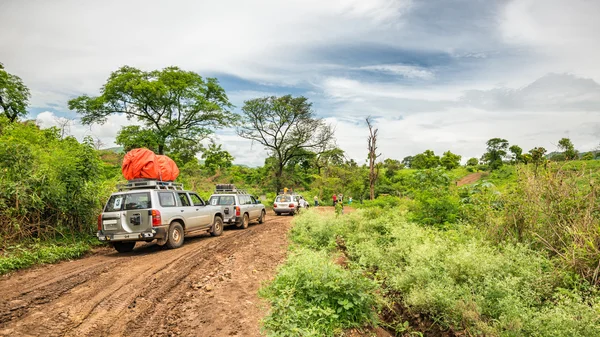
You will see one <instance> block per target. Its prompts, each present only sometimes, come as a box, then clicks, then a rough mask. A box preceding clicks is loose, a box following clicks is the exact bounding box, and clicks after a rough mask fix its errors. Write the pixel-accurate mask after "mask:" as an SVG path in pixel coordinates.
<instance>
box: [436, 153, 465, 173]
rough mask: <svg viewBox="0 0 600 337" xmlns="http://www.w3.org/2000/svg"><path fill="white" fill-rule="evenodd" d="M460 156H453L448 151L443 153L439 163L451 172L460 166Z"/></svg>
mask: <svg viewBox="0 0 600 337" xmlns="http://www.w3.org/2000/svg"><path fill="white" fill-rule="evenodd" d="M461 158H462V156H460V155H458V154H454V153H452V152H450V151H446V152H444V155H442V158H440V163H441V164H442V166H443V167H445V168H446V170H452V169H455V168H457V167H459V166H460V159H461Z"/></svg>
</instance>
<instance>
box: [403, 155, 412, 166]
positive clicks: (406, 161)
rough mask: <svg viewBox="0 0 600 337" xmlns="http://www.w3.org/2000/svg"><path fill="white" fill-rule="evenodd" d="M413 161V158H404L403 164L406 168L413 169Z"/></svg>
mask: <svg viewBox="0 0 600 337" xmlns="http://www.w3.org/2000/svg"><path fill="white" fill-rule="evenodd" d="M413 159H414V157H413V156H406V157H404V159H402V164H403V165H404V167H407V168H412V161H413Z"/></svg>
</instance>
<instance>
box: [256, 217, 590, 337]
mask: <svg viewBox="0 0 600 337" xmlns="http://www.w3.org/2000/svg"><path fill="white" fill-rule="evenodd" d="M291 238H292V241H293V242H294V246H293V247H295V248H294V250H297V251H298V253H296V254H300V255H302V256H303V258H298V256H299V255H292V256H293V257H292V258H290V259H289V260H288V261H287V262H286V264H285V265H284V266H283V267H282V268H281V269H280V271H279V273H278V275H277V277H276V278H275V280H274V281H273V283H271V285H269V286H268V287H267V288H265V289H271V288H273V287H276V288H277V289H285V290H284V291H283V290H282V291H281V292H279V293H273V292H269V291H267V292H266V294H267V296H266V297H267V299H269V300H270V302H271V304H272V305H274V306H275V308H277V309H275V310H272V311H271V314H270V315H269V316H268V317H267V319H266V321H265V328H266V329H267V332H268V334H269V335H272V336H280V335H302V334H298V333H296V332H298V331H301V330H298V329H297V328H296V327H298V326H302V325H303V324H311V322H314V321H315V320H314V319H308V318H309V317H310V316H308V315H311V314H312V313H314V312H316V311H317V310H320V309H319V308H321V307H322V304H321V302H320V299H321V297H320V296H318V295H315V296H307V297H305V296H302V297H301V298H299V299H298V298H295V297H294V296H285V295H283V294H287V293H285V291H287V292H289V293H292V294H295V293H296V292H298V293H302V294H319V293H320V289H321V287H320V282H318V281H314V279H320V278H319V277H315V278H310V277H309V275H308V274H307V271H308V270H314V269H317V268H324V266H328V268H331V269H336V270H338V269H340V267H339V266H335V265H333V264H331V262H328V261H327V259H326V258H325V257H326V256H328V257H329V261H331V260H333V259H334V258H335V257H336V256H339V254H344V255H345V256H346V257H347V258H348V260H349V261H348V264H347V274H346V275H342V274H340V273H334V272H333V271H329V273H331V275H335V277H344V276H345V277H347V278H348V279H347V280H346V281H342V280H340V281H338V282H337V283H338V284H345V283H344V282H349V281H350V280H354V281H355V282H358V280H363V278H364V277H365V276H368V278H370V279H371V280H372V281H373V282H375V283H376V284H379V285H380V290H378V291H373V292H371V293H370V294H372V295H373V296H377V301H376V302H377V303H381V304H382V305H381V306H377V305H374V304H373V305H371V306H370V307H368V308H364V307H363V308H361V310H360V315H358V314H356V312H354V311H353V312H352V315H353V317H360V319H353V320H349V321H347V320H344V321H343V322H344V323H340V326H345V327H350V326H356V325H361V324H366V323H369V322H370V321H371V319H368V318H369V317H370V316H369V312H376V311H377V310H379V312H378V313H380V314H381V316H382V317H386V320H385V321H384V322H380V324H381V325H382V326H384V327H386V328H388V329H389V330H392V331H395V332H396V333H398V334H402V333H408V332H417V331H421V332H425V333H427V332H429V333H433V332H434V331H435V330H442V331H452V332H454V333H456V334H459V335H485V336H520V335H527V336H598V335H600V334H599V331H600V318H599V317H600V316H599V314H600V296H599V294H598V293H597V290H596V288H594V287H592V286H591V285H590V284H589V283H587V282H586V281H584V280H583V279H581V278H579V277H578V276H577V275H576V274H573V273H570V272H568V271H565V270H562V269H561V268H560V263H559V261H556V260H554V259H552V258H550V257H548V256H546V255H545V254H543V253H542V252H540V251H538V250H535V249H532V248H528V247H527V246H526V245H523V244H518V243H510V242H503V243H499V244H498V243H494V242H493V241H490V240H489V239H488V238H487V237H486V235H485V234H484V232H481V231H479V230H477V229H476V228H474V227H471V226H461V227H457V228H456V229H449V230H443V231H440V230H438V229H434V228H431V227H423V226H421V225H419V224H416V223H412V222H408V221H407V219H406V214H405V212H399V211H397V210H396V209H394V208H384V209H378V208H373V209H369V210H358V211H356V212H353V213H352V214H349V215H345V216H340V217H335V216H333V215H331V214H329V215H323V214H322V213H318V212H308V213H306V214H304V215H302V216H300V217H299V218H298V219H296V220H295V226H294V228H293V229H292V236H291ZM298 247H299V248H298ZM326 254H328V255H326ZM324 256H325V257H324ZM291 271H294V272H291ZM290 273H291V274H292V275H294V276H295V277H297V278H298V277H301V276H298V274H300V275H303V277H308V279H309V280H310V281H309V282H304V283H303V282H299V281H297V279H296V278H294V277H290ZM357 275H358V276H357ZM361 282H362V281H361ZM299 283H300V284H302V285H301V287H298V286H297V284H299ZM361 284H362V283H361ZM365 284H366V281H365ZM357 288H358V286H357V285H347V286H346V287H345V289H347V290H348V291H347V292H346V293H342V294H339V293H336V295H335V296H336V298H337V297H339V296H347V297H355V298H356V296H357V294H356V289H357ZM363 290H365V289H363ZM327 294H329V292H327ZM281 301H285V302H284V306H285V308H286V309H285V310H284V312H282V311H281V308H282V303H281ZM371 303H372V302H371ZM423 321H427V322H429V323H428V324H420V323H419V322H423ZM290 322H293V324H292V325H290V324H291V323H290ZM290 326H292V327H294V329H295V330H290V329H289V327H290ZM310 328H311V329H318V330H310V331H311V333H312V334H313V335H320V336H332V335H334V332H335V330H334V329H332V328H331V326H328V325H317V324H314V325H310Z"/></svg>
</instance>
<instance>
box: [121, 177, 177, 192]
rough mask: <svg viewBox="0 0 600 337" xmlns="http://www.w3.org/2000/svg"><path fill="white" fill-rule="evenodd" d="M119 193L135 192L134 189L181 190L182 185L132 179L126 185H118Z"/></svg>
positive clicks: (170, 182)
mask: <svg viewBox="0 0 600 337" xmlns="http://www.w3.org/2000/svg"><path fill="white" fill-rule="evenodd" d="M117 189H118V190H119V191H124V190H136V189H156V190H178V191H181V190H183V184H182V183H175V182H172V181H161V180H148V179H133V180H129V181H128V182H127V183H126V184H118V185H117Z"/></svg>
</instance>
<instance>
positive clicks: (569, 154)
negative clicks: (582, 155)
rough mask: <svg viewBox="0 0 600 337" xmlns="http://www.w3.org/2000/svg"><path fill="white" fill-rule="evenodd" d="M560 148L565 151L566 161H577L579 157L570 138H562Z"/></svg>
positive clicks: (559, 143)
mask: <svg viewBox="0 0 600 337" xmlns="http://www.w3.org/2000/svg"><path fill="white" fill-rule="evenodd" d="M558 148H559V149H561V150H562V151H563V154H564V156H565V160H575V159H577V158H578V157H579V155H578V153H577V150H575V145H573V142H571V140H570V139H569V138H562V139H561V140H559V141H558Z"/></svg>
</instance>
